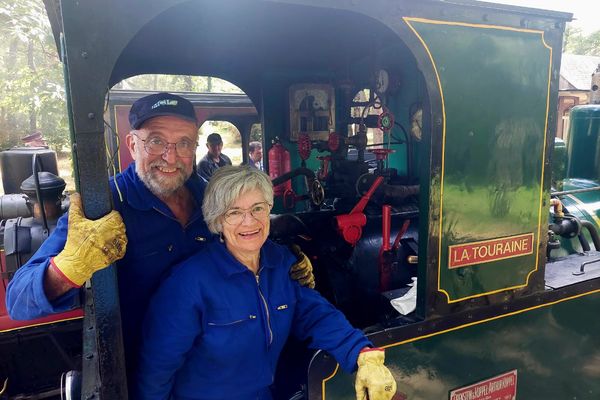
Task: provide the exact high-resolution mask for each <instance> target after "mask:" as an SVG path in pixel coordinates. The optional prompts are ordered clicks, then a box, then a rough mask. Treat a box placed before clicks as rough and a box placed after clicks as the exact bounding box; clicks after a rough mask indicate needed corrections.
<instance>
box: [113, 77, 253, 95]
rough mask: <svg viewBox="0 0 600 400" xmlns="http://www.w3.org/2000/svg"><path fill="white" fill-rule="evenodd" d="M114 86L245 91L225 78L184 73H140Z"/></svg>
mask: <svg viewBox="0 0 600 400" xmlns="http://www.w3.org/2000/svg"><path fill="white" fill-rule="evenodd" d="M114 88H115V89H130V90H152V91H157V92H159V91H165V92H215V93H243V92H242V90H241V89H240V88H239V87H237V86H235V85H234V84H232V83H229V82H228V81H225V80H223V79H219V78H212V77H208V76H184V75H138V76H134V77H132V78H128V79H125V80H123V81H121V82H119V83H118V84H116V85H115V86H114Z"/></svg>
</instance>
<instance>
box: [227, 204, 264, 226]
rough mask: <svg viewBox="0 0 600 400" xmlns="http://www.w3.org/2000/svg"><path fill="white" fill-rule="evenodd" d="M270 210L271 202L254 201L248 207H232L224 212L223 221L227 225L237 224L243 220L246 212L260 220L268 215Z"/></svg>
mask: <svg viewBox="0 0 600 400" xmlns="http://www.w3.org/2000/svg"><path fill="white" fill-rule="evenodd" d="M270 211H271V204H269V203H267V202H266V201H264V202H261V203H256V204H255V205H253V206H252V207H250V208H245V209H242V208H234V209H232V210H229V211H227V212H226V213H225V222H227V223H228V224H229V225H239V224H241V223H242V222H244V219H245V218H246V214H248V213H249V214H250V215H252V217H253V218H254V219H257V220H261V219H264V218H266V217H268V216H269V212H270Z"/></svg>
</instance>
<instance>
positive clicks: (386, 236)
mask: <svg viewBox="0 0 600 400" xmlns="http://www.w3.org/2000/svg"><path fill="white" fill-rule="evenodd" d="M381 219H382V221H381V231H382V232H381V237H382V240H383V243H382V244H381V251H390V249H391V248H392V247H391V246H390V227H391V225H392V207H391V206H389V205H387V204H386V205H384V206H383V208H382V210H381Z"/></svg>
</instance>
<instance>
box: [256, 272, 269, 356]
mask: <svg viewBox="0 0 600 400" xmlns="http://www.w3.org/2000/svg"><path fill="white" fill-rule="evenodd" d="M260 271H262V268H261V269H259V270H258V273H257V274H256V288H257V289H258V295H259V296H260V299H261V300H262V303H263V306H264V308H265V312H266V313H267V328H268V330H269V346H270V345H271V344H272V343H273V330H272V329H271V315H270V314H269V306H268V305H267V300H265V296H263V293H262V290H260Z"/></svg>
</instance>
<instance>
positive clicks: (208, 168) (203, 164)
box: [198, 133, 231, 181]
mask: <svg viewBox="0 0 600 400" xmlns="http://www.w3.org/2000/svg"><path fill="white" fill-rule="evenodd" d="M206 147H207V149H208V152H207V153H206V155H205V156H204V157H202V159H201V160H200V162H199V163H198V173H199V174H200V176H201V177H202V178H204V179H205V180H206V181H208V180H210V177H211V176H212V175H213V174H214V173H215V171H216V170H217V169H219V168H221V167H224V166H226V165H231V160H230V159H229V157H227V156H226V155H225V154H223V153H221V151H222V150H223V139H222V138H221V135H219V134H218V133H211V134H210V135H208V137H207V138H206Z"/></svg>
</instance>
